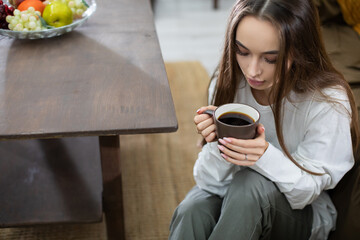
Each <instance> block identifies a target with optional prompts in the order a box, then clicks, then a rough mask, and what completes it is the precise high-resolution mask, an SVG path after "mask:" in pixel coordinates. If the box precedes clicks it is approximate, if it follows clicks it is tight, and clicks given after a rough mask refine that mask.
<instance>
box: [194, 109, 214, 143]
mask: <svg viewBox="0 0 360 240" xmlns="http://www.w3.org/2000/svg"><path fill="white" fill-rule="evenodd" d="M208 109H210V110H215V109H216V107H215V106H207V107H201V108H199V109H198V110H197V111H196V113H197V115H196V116H195V117H194V123H195V124H196V129H197V131H198V133H199V134H201V135H202V136H203V138H204V139H205V141H206V142H212V141H214V140H215V138H216V133H215V124H214V119H213V117H212V116H210V115H209V114H206V113H204V111H206V110H208Z"/></svg>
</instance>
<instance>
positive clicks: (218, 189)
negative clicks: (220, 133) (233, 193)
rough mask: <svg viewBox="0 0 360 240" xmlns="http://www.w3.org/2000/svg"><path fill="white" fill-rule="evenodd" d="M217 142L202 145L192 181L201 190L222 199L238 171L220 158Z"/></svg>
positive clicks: (237, 167)
mask: <svg viewBox="0 0 360 240" xmlns="http://www.w3.org/2000/svg"><path fill="white" fill-rule="evenodd" d="M216 145H217V142H211V143H207V144H205V145H204V147H203V148H202V151H201V152H200V153H199V155H198V159H197V160H196V162H195V165H194V171H193V174H194V179H195V182H196V184H197V185H198V186H199V187H200V188H201V189H203V190H206V191H208V192H211V193H213V194H216V195H219V196H220V197H223V196H224V195H225V193H226V190H227V187H228V185H229V184H230V182H231V180H232V179H233V176H234V174H235V173H236V172H237V171H238V170H239V169H240V167H239V166H236V165H234V164H231V163H229V162H227V161H225V160H224V158H222V157H221V155H220V152H219V150H218V148H217V146H216Z"/></svg>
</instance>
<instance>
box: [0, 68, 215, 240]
mask: <svg viewBox="0 0 360 240" xmlns="http://www.w3.org/2000/svg"><path fill="white" fill-rule="evenodd" d="M166 71H167V73H168V78H169V83H170V88H171V91H172V94H173V99H174V104H175V109H176V115H177V119H178V124H179V130H178V131H177V132H176V133H170V134H149V135H129V136H121V137H120V141H121V143H120V144H121V149H122V153H121V159H122V168H123V184H124V187H123V191H124V206H125V229H126V233H125V234H126V239H128V240H162V239H167V237H168V227H169V222H170V219H171V216H172V213H173V211H174V209H175V207H176V206H177V205H178V204H179V202H180V201H181V200H182V199H183V198H184V196H185V194H186V193H187V192H188V191H189V190H190V188H191V187H192V186H193V185H194V180H193V178H192V168H193V164H194V162H195V159H196V156H197V153H198V152H199V149H198V148H197V146H196V143H197V141H198V140H199V137H198V134H197V133H196V131H195V126H194V123H193V117H194V115H195V112H196V109H198V108H199V107H200V106H203V105H205V104H206V89H207V85H208V82H209V77H208V74H207V72H206V70H205V69H204V68H203V66H202V65H201V64H200V63H199V62H174V63H166ZM15 239H16V240H35V239H36V240H60V239H61V240H85V239H86V240H105V239H106V229H105V223H104V222H102V223H98V224H63V225H46V226H37V227H26V228H5V229H0V240H15Z"/></svg>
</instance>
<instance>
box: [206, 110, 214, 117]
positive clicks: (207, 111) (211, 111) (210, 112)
mask: <svg viewBox="0 0 360 240" xmlns="http://www.w3.org/2000/svg"><path fill="white" fill-rule="evenodd" d="M214 112H215V110H210V109H208V110H205V111H204V112H203V113H205V114H208V115H210V116H214Z"/></svg>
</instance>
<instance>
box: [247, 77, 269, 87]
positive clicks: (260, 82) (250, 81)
mask: <svg viewBox="0 0 360 240" xmlns="http://www.w3.org/2000/svg"><path fill="white" fill-rule="evenodd" d="M247 80H248V82H249V84H250V85H251V86H260V85H262V84H263V83H264V82H265V81H259V80H256V79H253V78H248V79H247Z"/></svg>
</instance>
